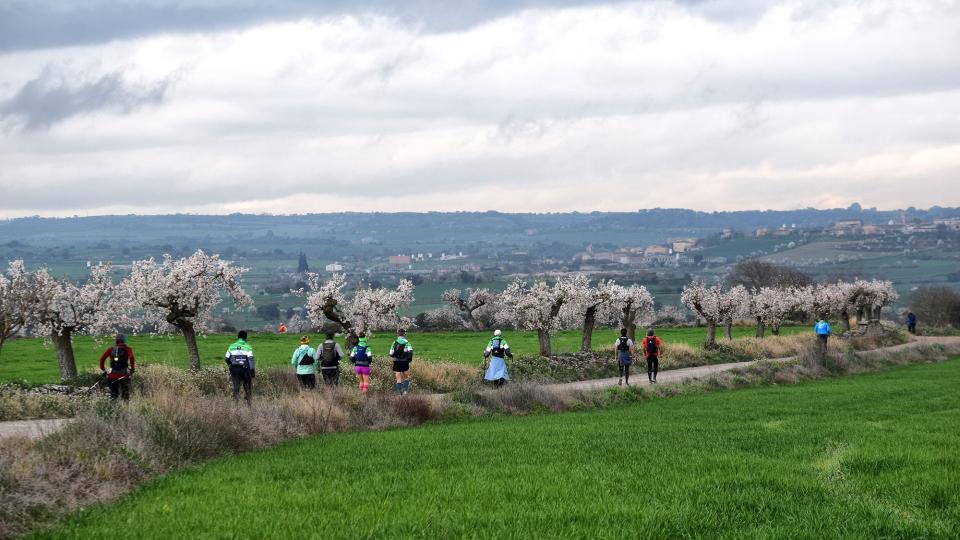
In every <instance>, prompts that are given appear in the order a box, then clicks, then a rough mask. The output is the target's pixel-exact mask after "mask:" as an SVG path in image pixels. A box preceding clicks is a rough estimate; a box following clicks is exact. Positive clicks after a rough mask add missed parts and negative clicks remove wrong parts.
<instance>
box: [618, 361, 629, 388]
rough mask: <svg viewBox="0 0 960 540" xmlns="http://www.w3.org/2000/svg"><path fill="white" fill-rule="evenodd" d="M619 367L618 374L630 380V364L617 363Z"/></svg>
mask: <svg viewBox="0 0 960 540" xmlns="http://www.w3.org/2000/svg"><path fill="white" fill-rule="evenodd" d="M618 366H619V367H620V376H621V377H623V378H625V379H626V380H627V382H628V383H629V382H630V364H624V363H623V362H620V363H618Z"/></svg>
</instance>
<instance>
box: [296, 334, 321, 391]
mask: <svg viewBox="0 0 960 540" xmlns="http://www.w3.org/2000/svg"><path fill="white" fill-rule="evenodd" d="M315 356H316V351H314V350H313V347H311V346H310V337H309V336H301V337H300V346H299V347H297V350H295V351H293V357H292V358H290V365H292V366H295V370H296V374H297V380H298V381H300V386H302V387H304V388H316V387H317V363H316V358H315Z"/></svg>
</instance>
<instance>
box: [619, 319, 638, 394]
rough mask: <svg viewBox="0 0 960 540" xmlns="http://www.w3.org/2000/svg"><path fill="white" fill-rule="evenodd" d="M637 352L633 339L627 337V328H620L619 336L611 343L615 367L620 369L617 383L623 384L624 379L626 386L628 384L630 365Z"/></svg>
mask: <svg viewBox="0 0 960 540" xmlns="http://www.w3.org/2000/svg"><path fill="white" fill-rule="evenodd" d="M635 354H637V350H636V348H635V347H634V344H633V340H632V339H630V338H629V337H627V329H626V328H621V329H620V337H619V338H617V341H616V343H614V344H613V355H614V358H616V359H617V367H618V368H619V369H620V381H619V382H618V383H617V384H618V385H620V386H623V381H624V379H626V381H627V386H630V365H631V364H633V356H634V355H635Z"/></svg>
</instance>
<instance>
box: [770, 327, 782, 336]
mask: <svg viewBox="0 0 960 540" xmlns="http://www.w3.org/2000/svg"><path fill="white" fill-rule="evenodd" d="M770 333H771V334H773V335H775V336H779V335H780V325H779V324H775V325H773V326H772V327H771V328H770Z"/></svg>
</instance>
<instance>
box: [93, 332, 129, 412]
mask: <svg viewBox="0 0 960 540" xmlns="http://www.w3.org/2000/svg"><path fill="white" fill-rule="evenodd" d="M107 358H109V359H110V366H109V369H110V372H109V373H107V370H106V368H105V367H104V362H106V360H107ZM134 367H135V365H134V360H133V349H131V348H130V347H128V346H127V338H126V337H125V336H124V335H123V334H117V337H116V339H114V344H113V346H112V347H107V350H105V351H103V354H101V355H100V373H101V374H102V375H101V376H103V375H106V377H107V385H108V386H109V387H110V399H111V400H114V401H115V400H116V399H117V398H118V397H121V398H123V400H124V401H129V400H130V376H131V375H133V371H134ZM101 380H102V379H101Z"/></svg>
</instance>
